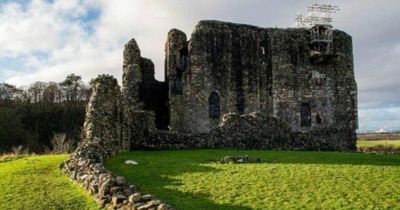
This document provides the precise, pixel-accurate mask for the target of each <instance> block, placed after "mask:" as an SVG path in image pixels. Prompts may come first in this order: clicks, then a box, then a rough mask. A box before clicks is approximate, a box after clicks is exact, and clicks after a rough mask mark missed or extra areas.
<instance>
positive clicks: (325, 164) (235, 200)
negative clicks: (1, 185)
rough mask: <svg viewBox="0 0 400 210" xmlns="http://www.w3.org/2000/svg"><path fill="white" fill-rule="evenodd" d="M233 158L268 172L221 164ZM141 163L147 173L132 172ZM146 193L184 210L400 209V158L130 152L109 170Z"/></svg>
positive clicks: (139, 169)
mask: <svg viewBox="0 0 400 210" xmlns="http://www.w3.org/2000/svg"><path fill="white" fill-rule="evenodd" d="M226 155H249V156H252V157H258V158H264V159H267V160H269V161H270V162H269V163H261V164H216V163H210V162H209V161H208V160H209V159H217V158H222V157H223V156H226ZM125 160H136V161H138V163H139V165H135V166H132V165H129V166H128V165H124V161H125ZM106 167H107V168H108V169H110V170H112V171H113V172H115V173H117V174H120V175H123V176H125V177H127V178H128V179H129V180H130V181H131V182H133V183H135V184H137V185H138V186H139V187H140V188H141V190H142V191H144V192H145V193H151V194H154V195H155V196H156V197H157V198H159V199H161V200H163V201H165V202H167V203H169V204H171V205H172V206H174V207H176V208H177V209H181V210H193V209H201V210H207V209H210V210H211V209H212V210H246V209H400V156H399V155H392V156H389V155H371V154H358V153H335V152H280V151H239V150H197V151H196V150H186V151H158V152H144V151H136V152H128V153H124V154H120V155H117V156H115V157H113V158H112V159H110V160H108V161H107V162H106Z"/></svg>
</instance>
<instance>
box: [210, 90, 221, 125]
mask: <svg viewBox="0 0 400 210" xmlns="http://www.w3.org/2000/svg"><path fill="white" fill-rule="evenodd" d="M208 103H209V106H208V113H209V117H210V118H212V119H219V117H220V105H219V95H218V93H217V92H215V91H214V92H212V93H211V94H210V97H209V98H208Z"/></svg>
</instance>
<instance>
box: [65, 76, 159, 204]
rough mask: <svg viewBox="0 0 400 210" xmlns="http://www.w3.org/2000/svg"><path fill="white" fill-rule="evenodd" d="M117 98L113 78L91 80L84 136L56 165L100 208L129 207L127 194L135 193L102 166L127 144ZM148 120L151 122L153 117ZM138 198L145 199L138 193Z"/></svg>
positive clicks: (117, 94) (117, 92)
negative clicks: (80, 185)
mask: <svg viewBox="0 0 400 210" xmlns="http://www.w3.org/2000/svg"><path fill="white" fill-rule="evenodd" d="M120 100H121V95H120V88H119V86H118V83H117V80H116V79H114V78H112V77H111V76H107V75H101V76H99V77H98V78H96V79H95V80H93V82H92V95H91V97H90V100H89V103H88V106H87V112H86V120H85V126H84V131H83V132H84V137H85V139H84V141H83V143H82V144H81V145H80V146H79V147H78V148H77V149H76V150H75V152H74V153H73V154H71V156H70V159H68V160H66V161H64V163H62V164H61V166H60V167H61V168H62V169H63V170H64V171H65V172H66V173H68V174H69V175H70V177H71V179H73V180H76V181H78V182H80V183H81V184H82V185H83V186H84V188H85V189H86V190H88V191H89V192H90V193H92V194H93V195H94V196H95V197H96V199H95V200H96V201H97V202H98V203H99V205H101V206H102V207H108V208H110V209H114V208H119V209H132V206H133V204H134V203H132V202H129V201H128V197H129V196H130V195H132V194H133V193H135V194H138V190H137V188H136V187H135V186H134V185H132V184H130V183H128V181H127V180H126V179H125V178H124V177H122V176H115V175H113V174H112V173H111V172H109V171H108V170H106V169H105V168H104V166H103V162H104V160H105V159H107V158H110V157H111V156H112V155H114V154H116V153H119V152H121V151H126V150H127V149H129V148H127V145H129V144H128V143H126V142H125V143H124V142H123V138H122V136H121V133H120V132H121V108H122V107H123V106H122V105H121V103H120ZM139 112H141V111H139ZM146 116H147V115H146ZM140 119H141V118H140ZM149 122H150V124H154V118H152V120H149ZM150 124H145V125H146V126H147V129H148V128H149V127H154V126H152V125H150ZM139 195H141V194H139ZM140 199H142V200H146V199H143V198H142V197H141V196H140ZM153 200H154V202H159V201H158V200H155V199H154V198H153V197H149V199H147V200H146V201H148V202H151V201H153ZM154 202H153V203H154ZM143 209H146V208H143Z"/></svg>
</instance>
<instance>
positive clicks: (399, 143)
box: [357, 140, 400, 147]
mask: <svg viewBox="0 0 400 210" xmlns="http://www.w3.org/2000/svg"><path fill="white" fill-rule="evenodd" d="M377 145H383V146H394V147H400V140H372V141H371V140H359V141H357V147H373V146H377Z"/></svg>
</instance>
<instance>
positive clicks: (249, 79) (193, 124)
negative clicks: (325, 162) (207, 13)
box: [166, 21, 357, 138]
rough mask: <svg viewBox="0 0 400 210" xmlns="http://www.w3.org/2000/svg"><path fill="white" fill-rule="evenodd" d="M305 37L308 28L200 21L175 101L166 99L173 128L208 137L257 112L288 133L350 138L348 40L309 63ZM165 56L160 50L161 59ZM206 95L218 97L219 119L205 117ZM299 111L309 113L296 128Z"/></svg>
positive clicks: (352, 97) (338, 36)
mask: <svg viewBox="0 0 400 210" xmlns="http://www.w3.org/2000/svg"><path fill="white" fill-rule="evenodd" d="M310 36H311V35H310V33H309V30H307V29H276V28H259V27H254V26H249V25H240V24H232V23H224V22H218V21H201V22H200V23H199V24H198V25H197V26H196V29H195V31H194V32H193V33H192V35H191V39H190V41H189V45H188V62H189V66H188V68H187V69H186V72H185V73H184V74H183V78H182V79H183V92H182V96H180V98H181V99H180V100H179V101H176V100H174V99H172V98H171V97H170V107H171V109H170V111H171V127H172V129H173V130H178V131H186V132H208V131H210V130H211V129H212V128H215V127H217V126H218V124H219V123H220V121H221V116H222V115H223V114H225V113H231V112H235V113H239V114H248V113H251V112H254V111H258V112H264V113H269V114H271V115H272V116H274V117H276V118H278V119H280V120H281V121H283V122H285V123H287V124H288V125H289V126H290V127H291V128H292V130H293V131H301V132H306V131H312V130H316V129H323V128H335V129H347V128H350V129H351V130H353V132H354V131H355V129H356V128H357V105H356V104H357V98H356V96H357V89H356V82H355V80H354V71H353V55H352V41H351V37H350V36H349V35H347V34H346V33H344V32H341V31H334V40H333V43H334V44H333V51H334V55H335V56H332V57H329V58H324V59H322V61H318V62H316V61H315V60H312V59H311V49H310V44H309V43H310V39H311V37H310ZM170 49H171V50H172V51H173V49H172V48H169V46H168V45H167V46H166V52H168V51H169V50H170ZM167 60H168V56H167ZM167 63H168V62H167ZM166 72H167V73H168V72H170V74H173V68H172V67H171V65H168V64H167V65H166ZM170 92H171V91H170ZM213 92H214V93H217V94H218V96H219V105H220V106H219V107H218V108H219V109H218V111H219V116H220V117H219V118H212V117H210V116H211V115H210V110H209V107H210V104H209V100H210V95H211V94H214V93H213ZM170 96H171V95H170ZM171 101H173V102H172V103H171ZM302 106H309V112H310V117H311V126H309V127H308V126H302V125H301V115H302V114H301V109H302ZM182 112H183V113H182ZM178 113H179V114H180V115H181V116H182V117H180V118H176V120H175V121H176V122H183V123H182V124H180V125H178V124H179V123H173V122H174V121H173V120H172V116H174V115H178ZM182 119H183V120H182ZM349 138H350V137H349Z"/></svg>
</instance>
